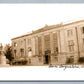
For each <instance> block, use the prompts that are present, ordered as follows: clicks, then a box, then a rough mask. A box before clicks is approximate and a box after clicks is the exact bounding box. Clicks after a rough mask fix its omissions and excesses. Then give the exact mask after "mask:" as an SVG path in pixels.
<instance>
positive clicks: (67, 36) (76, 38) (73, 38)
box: [12, 21, 84, 64]
mask: <svg viewBox="0 0 84 84" xmlns="http://www.w3.org/2000/svg"><path fill="white" fill-rule="evenodd" d="M83 26H84V21H82V22H81V21H79V22H77V23H72V24H69V25H63V26H61V27H58V28H52V29H50V30H47V31H44V32H39V33H36V34H32V35H29V36H24V37H20V38H17V39H13V40H12V48H13V53H14V50H16V51H17V52H16V53H17V54H16V57H15V58H18V59H20V58H21V55H20V54H21V52H20V49H24V56H23V57H24V58H25V59H27V60H28V61H29V60H30V59H31V64H44V63H45V59H46V58H45V52H46V51H47V50H50V54H49V61H50V62H49V64H66V62H67V60H68V59H69V58H74V63H77V62H78V59H79V57H84V52H83V51H84V41H83V38H84V34H83V33H82V27H83ZM47 27H48V26H47ZM53 27H54V26H53ZM28 39H31V43H29V42H28ZM15 42H16V43H17V46H16V47H14V43H15ZM30 48H31V49H30ZM29 49H30V52H32V56H30V57H29V56H28V52H29Z"/></svg>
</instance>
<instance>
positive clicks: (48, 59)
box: [45, 55, 50, 64]
mask: <svg viewBox="0 0 84 84" xmlns="http://www.w3.org/2000/svg"><path fill="white" fill-rule="evenodd" d="M49 62H50V56H48V55H45V64H49Z"/></svg>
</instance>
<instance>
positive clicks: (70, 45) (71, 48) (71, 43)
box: [68, 40, 74, 52]
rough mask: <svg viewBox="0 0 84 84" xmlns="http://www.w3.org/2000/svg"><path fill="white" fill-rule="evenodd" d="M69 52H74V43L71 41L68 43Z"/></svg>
mask: <svg viewBox="0 0 84 84" xmlns="http://www.w3.org/2000/svg"><path fill="white" fill-rule="evenodd" d="M68 46H69V51H70V52H71V51H74V42H73V40H70V41H68Z"/></svg>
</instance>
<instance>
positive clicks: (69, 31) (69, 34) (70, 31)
mask: <svg viewBox="0 0 84 84" xmlns="http://www.w3.org/2000/svg"><path fill="white" fill-rule="evenodd" d="M72 35H73V32H72V29H71V30H67V36H68V37H71V36H72Z"/></svg>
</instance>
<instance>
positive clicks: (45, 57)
mask: <svg viewBox="0 0 84 84" xmlns="http://www.w3.org/2000/svg"><path fill="white" fill-rule="evenodd" d="M50 53H51V51H50V50H47V51H45V56H44V59H45V60H44V63H45V64H49V63H50Z"/></svg>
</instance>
